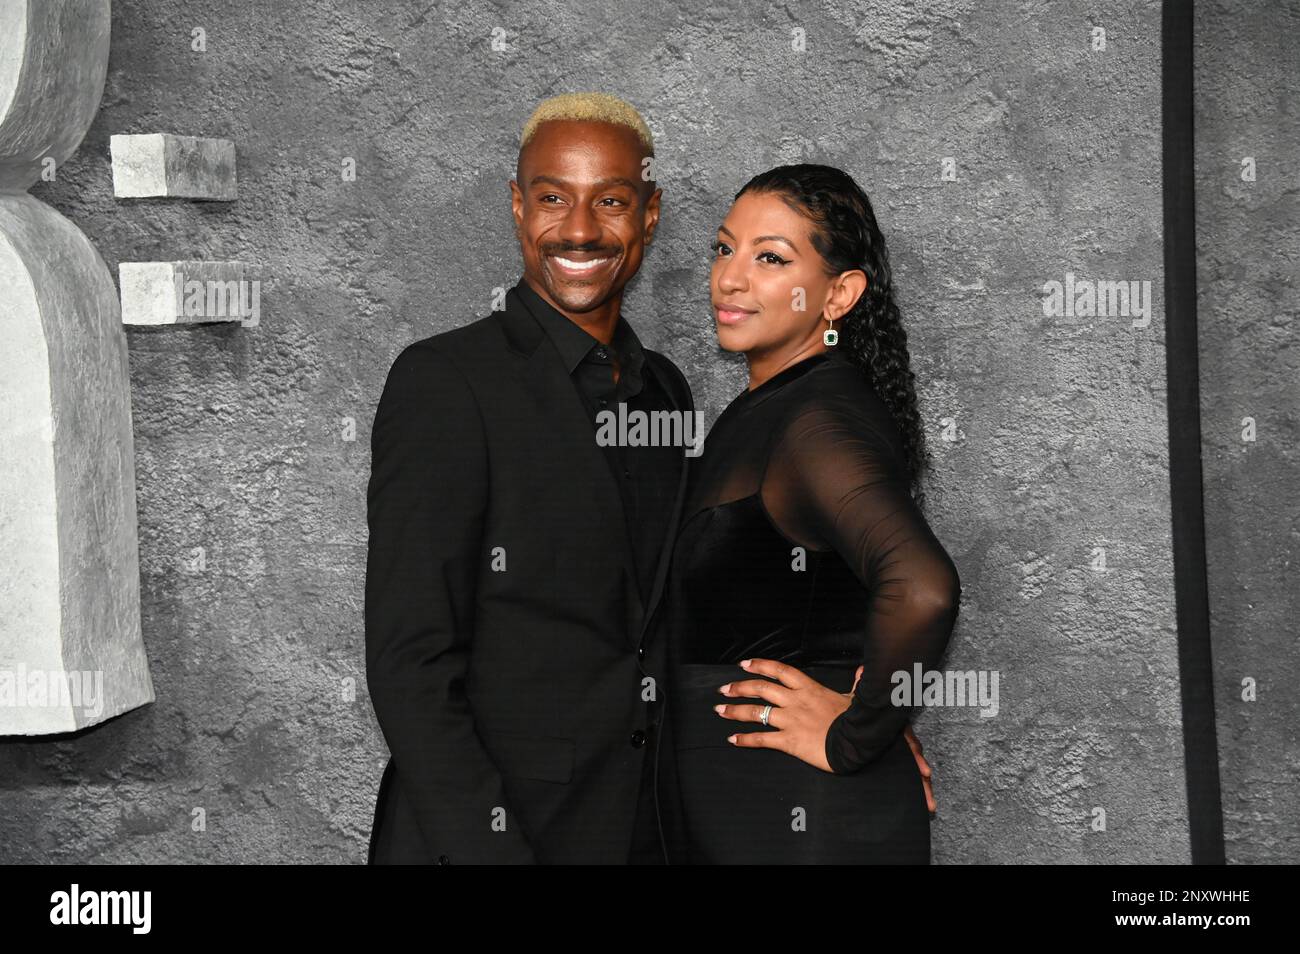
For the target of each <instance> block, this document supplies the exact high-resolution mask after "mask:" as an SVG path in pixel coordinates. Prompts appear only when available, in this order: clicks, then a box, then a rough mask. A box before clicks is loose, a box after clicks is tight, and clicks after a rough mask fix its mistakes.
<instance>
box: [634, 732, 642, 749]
mask: <svg viewBox="0 0 1300 954" xmlns="http://www.w3.org/2000/svg"><path fill="white" fill-rule="evenodd" d="M643 745H645V733H644V732H642V731H641V730H640V729H637V730H636V731H635V732H633V733H632V748H634V749H639V748H641V746H643Z"/></svg>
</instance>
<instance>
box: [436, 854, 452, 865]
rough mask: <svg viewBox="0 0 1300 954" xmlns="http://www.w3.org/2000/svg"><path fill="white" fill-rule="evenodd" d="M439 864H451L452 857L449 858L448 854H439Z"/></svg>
mask: <svg viewBox="0 0 1300 954" xmlns="http://www.w3.org/2000/svg"><path fill="white" fill-rule="evenodd" d="M438 864H440V865H449V864H451V859H450V858H448V857H447V856H446V855H439V856H438Z"/></svg>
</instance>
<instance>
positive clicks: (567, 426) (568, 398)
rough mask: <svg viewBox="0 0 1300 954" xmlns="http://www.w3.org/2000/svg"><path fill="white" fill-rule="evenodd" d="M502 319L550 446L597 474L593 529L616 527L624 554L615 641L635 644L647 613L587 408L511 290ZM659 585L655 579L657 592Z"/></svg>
mask: <svg viewBox="0 0 1300 954" xmlns="http://www.w3.org/2000/svg"><path fill="white" fill-rule="evenodd" d="M500 314H501V317H502V323H503V328H504V330H505V333H506V339H507V341H508V342H509V343H510V347H511V348H512V349H513V350H515V351H517V352H519V353H520V354H521V355H522V356H523V357H524V358H525V364H524V368H525V372H524V379H525V380H524V384H525V387H526V388H527V389H528V391H529V393H530V395H531V396H532V398H533V400H534V401H535V402H536V406H537V409H538V411H539V412H540V413H541V415H542V417H543V418H544V419H545V420H546V421H547V422H548V424H549V426H550V427H551V429H552V433H551V437H552V439H553V440H554V443H555V444H556V446H557V447H558V448H561V449H562V450H563V451H564V452H566V453H567V452H569V451H570V450H573V451H574V453H573V467H574V469H575V470H576V471H578V472H580V473H585V474H586V475H588V476H590V475H592V474H593V473H594V474H597V475H598V476H597V477H596V479H595V480H594V481H593V482H591V483H590V484H589V486H594V487H596V488H597V492H596V499H595V500H594V501H593V503H594V504H595V506H596V508H597V511H598V518H597V519H595V520H593V525H594V526H596V527H612V528H617V533H618V537H619V540H620V541H621V547H620V549H621V552H622V554H623V567H624V574H623V578H624V587H623V588H624V592H625V594H626V596H627V601H626V602H627V618H626V621H625V628H624V633H623V635H622V639H621V640H619V641H620V642H625V641H627V640H629V639H637V640H639V637H640V633H641V631H642V629H643V626H644V623H645V619H646V616H647V615H648V614H647V613H646V610H645V607H644V605H643V603H642V600H641V592H640V590H641V588H640V587H639V586H638V585H637V581H636V574H635V572H634V571H633V568H634V567H635V565H636V564H635V562H634V557H633V553H632V543H631V541H630V540H629V539H628V535H627V521H626V519H625V518H624V515H623V498H622V496H621V495H620V494H619V490H618V485H617V484H616V483H615V479H614V474H613V473H612V472H611V470H610V466H609V461H608V460H607V459H606V457H605V451H604V449H602V448H601V447H600V445H598V444H597V443H596V435H595V431H594V430H593V429H592V424H591V419H590V418H589V417H588V416H587V408H586V406H585V405H584V404H583V403H582V398H581V397H580V396H579V395H578V391H577V388H575V387H574V386H573V379H572V378H571V377H570V376H569V373H568V371H567V370H566V369H565V367H564V360H563V359H562V358H561V357H560V353H559V351H557V350H556V349H555V345H554V344H553V343H552V342H551V339H550V337H549V336H548V335H547V334H546V332H545V331H544V330H543V329H542V327H541V326H540V325H539V324H538V323H537V320H536V319H535V318H533V316H532V315H531V314H530V313H529V312H528V309H527V307H526V306H525V305H524V303H523V301H522V300H520V298H519V296H518V295H517V294H516V293H515V291H514V290H513V289H511V290H510V291H508V292H507V293H506V308H505V311H504V312H501V313H500ZM658 585H659V581H658V579H657V578H656V587H657V586H658Z"/></svg>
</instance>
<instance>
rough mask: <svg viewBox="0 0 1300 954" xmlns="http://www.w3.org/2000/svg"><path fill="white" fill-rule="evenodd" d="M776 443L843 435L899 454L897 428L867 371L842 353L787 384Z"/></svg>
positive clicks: (838, 438)
mask: <svg viewBox="0 0 1300 954" xmlns="http://www.w3.org/2000/svg"><path fill="white" fill-rule="evenodd" d="M782 397H783V398H784V400H783V401H781V402H780V408H779V414H778V420H776V421H773V422H772V423H773V431H774V436H775V437H777V438H778V439H777V441H776V443H775V445H774V446H779V445H781V444H785V445H786V446H787V447H789V446H791V445H793V448H794V449H796V450H797V449H798V448H800V447H806V446H809V445H816V444H819V443H821V444H825V443H842V442H843V441H844V439H846V438H852V439H855V440H856V441H858V442H864V441H865V442H869V443H870V444H872V445H875V446H876V447H877V448H878V449H880V450H881V451H884V452H887V453H890V454H891V455H899V456H900V457H901V453H902V447H901V444H902V442H901V438H900V435H899V433H898V427H897V425H896V424H895V422H894V419H893V415H892V414H891V413H890V410H889V406H888V405H887V404H885V402H884V400H883V399H882V398H881V396H880V394H879V393H878V391H877V390H876V388H875V386H874V385H873V384H872V381H871V378H870V376H869V375H868V373H867V371H866V370H865V369H864V368H862V367H860V366H859V365H857V364H855V363H854V362H853V361H852V360H850V359H849V358H848V357H847V356H845V355H840V354H837V353H833V352H832V353H830V355H829V357H828V360H825V361H822V362H820V364H819V365H818V366H817V367H815V368H814V369H813V370H812V371H810V372H809V373H808V374H805V375H803V376H802V377H800V378H799V379H798V380H797V381H794V382H792V383H791V385H790V387H788V388H786V389H785V394H783V395H782Z"/></svg>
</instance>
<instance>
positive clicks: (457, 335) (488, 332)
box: [406, 312, 503, 358]
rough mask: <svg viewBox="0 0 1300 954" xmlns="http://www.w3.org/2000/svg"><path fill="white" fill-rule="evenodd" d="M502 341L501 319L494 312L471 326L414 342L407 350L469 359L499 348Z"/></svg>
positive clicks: (463, 326)
mask: <svg viewBox="0 0 1300 954" xmlns="http://www.w3.org/2000/svg"><path fill="white" fill-rule="evenodd" d="M502 341H503V337H502V333H501V321H500V318H499V317H498V315H497V313H496V312H492V313H491V314H488V315H484V316H483V317H482V318H476V319H474V320H473V321H471V322H470V323H469V324H466V325H461V326H459V327H457V328H451V329H449V330H447V331H440V332H438V333H437V334H432V335H429V336H428V337H427V338H421V339H420V340H419V341H413V342H411V343H410V344H409V345H407V346H406V350H412V349H414V350H415V351H417V352H421V353H436V354H441V355H444V356H446V357H449V358H457V357H459V358H467V357H472V356H474V355H476V354H478V353H481V352H483V351H485V350H487V349H490V348H493V347H495V346H499V345H500V344H501V342H502Z"/></svg>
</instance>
